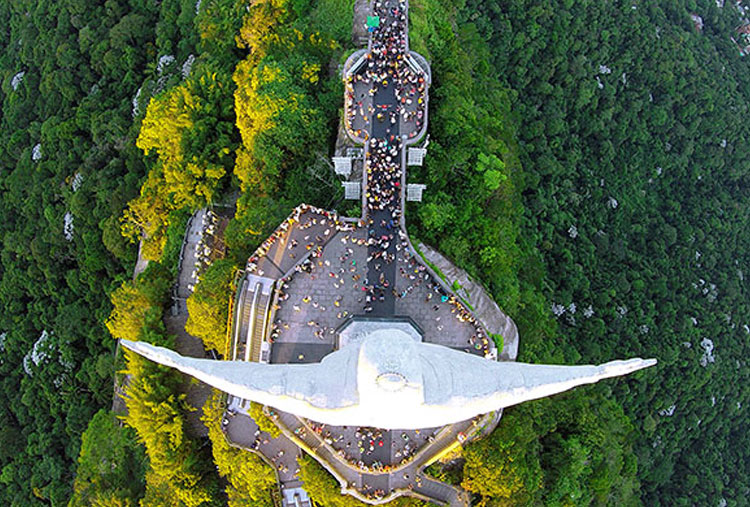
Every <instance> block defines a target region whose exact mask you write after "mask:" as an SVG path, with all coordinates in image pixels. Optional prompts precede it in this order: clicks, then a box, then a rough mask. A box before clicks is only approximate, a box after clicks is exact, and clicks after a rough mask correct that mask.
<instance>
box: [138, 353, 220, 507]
mask: <svg viewBox="0 0 750 507" xmlns="http://www.w3.org/2000/svg"><path fill="white" fill-rule="evenodd" d="M125 359H126V362H127V369H126V370H125V374H126V375H127V376H128V387H127V390H126V398H125V400H126V403H127V406H128V412H127V415H125V416H124V417H123V419H124V421H125V423H126V424H127V425H128V426H130V427H132V428H133V429H135V430H136V433H137V434H138V440H139V441H140V442H141V443H143V444H144V445H145V447H146V455H147V456H148V458H149V461H150V465H151V469H150V471H149V472H148V473H147V474H146V497H145V498H144V499H143V500H142V502H141V505H174V506H178V505H187V506H198V505H201V504H203V503H205V502H210V501H212V500H213V499H214V498H215V496H216V490H215V484H214V483H213V481H212V478H211V477H210V475H209V472H210V467H206V466H205V463H202V462H201V461H202V460H203V459H205V457H204V456H201V453H199V450H198V446H197V444H196V442H195V441H193V440H191V439H190V438H189V437H187V436H186V435H185V433H184V425H185V417H184V414H185V411H186V410H189V407H188V406H187V405H186V403H185V401H184V398H185V395H184V394H176V393H177V391H178V389H177V388H178V384H179V382H180V380H181V379H180V376H179V374H178V373H175V372H174V371H171V370H169V369H167V368H165V367H162V366H157V365H155V364H154V363H151V362H150V361H148V360H146V359H144V358H142V357H141V356H139V355H137V354H135V353H133V352H131V351H129V350H125Z"/></svg>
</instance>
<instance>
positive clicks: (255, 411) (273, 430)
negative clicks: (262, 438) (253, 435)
mask: <svg viewBox="0 0 750 507" xmlns="http://www.w3.org/2000/svg"><path fill="white" fill-rule="evenodd" d="M250 417H252V418H253V420H254V421H255V424H257V425H258V428H260V431H265V432H266V433H268V434H269V435H270V436H271V438H276V437H278V436H279V435H281V430H280V429H279V427H278V426H276V424H274V422H273V421H272V420H271V418H270V417H268V416H267V415H266V414H265V412H263V405H261V404H260V403H255V402H252V403H251V404H250Z"/></svg>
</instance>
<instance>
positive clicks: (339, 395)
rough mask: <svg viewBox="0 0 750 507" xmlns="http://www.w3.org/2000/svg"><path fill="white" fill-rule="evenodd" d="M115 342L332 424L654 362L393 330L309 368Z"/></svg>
mask: <svg viewBox="0 0 750 507" xmlns="http://www.w3.org/2000/svg"><path fill="white" fill-rule="evenodd" d="M122 344H123V345H124V346H125V347H127V348H129V349H131V350H133V351H134V352H137V353H138V354H140V355H142V356H144V357H146V358H148V359H151V360H152V361H155V362H157V363H160V364H163V365H166V366H171V367H173V368H177V369H178V370H180V371H182V372H184V373H187V374H188V375H191V376H193V377H195V378H197V379H198V380H201V381H203V382H205V383H206V384H209V385H211V386H213V387H215V388H217V389H220V390H222V391H224V392H226V393H229V394H231V395H233V396H236V397H238V398H243V399H246V400H252V401H255V402H258V403H262V404H264V405H269V406H271V407H275V408H277V409H278V410H282V411H285V412H290V413H292V414H295V415H297V416H301V417H306V418H308V419H312V420H314V421H317V422H320V423H325V424H330V425H334V426H372V427H377V428H383V429H418V428H432V427H436V426H443V425H446V424H452V423H456V422H459V421H464V420H467V419H471V418H472V417H474V416H476V415H479V414H485V413H487V412H492V411H494V410H498V409H500V408H505V407H509V406H511V405H517V404H518V403H522V402H524V401H528V400H534V399H537V398H543V397H545V396H550V395H553V394H556V393H560V392H563V391H567V390H569V389H572V388H573V387H576V386H580V385H583V384H593V383H594V382H598V381H599V380H601V379H605V378H609V377H617V376H620V375H626V374H628V373H631V372H634V371H636V370H640V369H642V368H647V367H649V366H652V365H654V364H656V360H655V359H646V360H644V359H630V360H627V361H612V362H609V363H605V364H602V365H598V366H589V365H587V366H556V365H541V364H525V363H515V362H497V361H491V360H487V359H484V358H481V357H479V356H474V355H471V354H467V353H465V352H460V351H456V350H452V349H449V348H447V347H443V346H441V345H433V344H428V343H420V342H415V341H414V340H413V338H411V337H410V336H409V335H407V334H406V333H404V332H402V331H399V330H397V329H388V330H379V331H375V332H373V333H371V334H369V335H368V336H366V337H365V338H363V339H362V340H361V341H359V342H358V343H352V344H350V345H347V346H345V347H343V348H342V349H340V350H337V351H335V352H333V353H331V354H329V355H328V356H326V357H324V358H323V360H322V361H321V362H319V363H312V364H261V363H251V362H245V361H215V360H210V359H196V358H192V357H184V356H181V355H179V354H177V353H176V352H174V351H171V350H168V349H165V348H162V347H155V346H153V345H149V344H148V343H144V342H131V341H128V340H122Z"/></svg>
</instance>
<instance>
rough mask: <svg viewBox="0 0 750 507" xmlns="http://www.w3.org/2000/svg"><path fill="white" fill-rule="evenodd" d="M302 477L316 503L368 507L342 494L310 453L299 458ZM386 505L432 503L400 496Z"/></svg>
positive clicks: (409, 506) (331, 506) (414, 506)
mask: <svg viewBox="0 0 750 507" xmlns="http://www.w3.org/2000/svg"><path fill="white" fill-rule="evenodd" d="M297 462H298V463H299V468H300V473H299V476H300V479H302V481H303V482H304V483H305V491H307V493H308V494H309V495H310V498H312V499H313V500H314V501H315V503H316V504H318V505H325V506H326V507H366V506H367V505H368V504H366V503H364V502H360V501H359V500H357V499H356V498H354V497H353V496H349V495H342V494H341V487H340V486H339V484H338V483H337V482H336V479H335V478H334V477H333V476H332V475H331V474H329V473H328V472H327V471H326V469H325V468H323V467H322V466H320V464H319V463H318V462H317V461H315V460H314V459H313V458H311V457H310V456H308V455H306V454H305V455H303V456H302V457H301V458H297ZM386 505H388V506H389V507H426V506H427V505H432V504H429V503H427V502H423V501H422V500H416V499H414V498H408V497H400V498H397V499H396V500H393V501H392V502H388V503H387V504H386Z"/></svg>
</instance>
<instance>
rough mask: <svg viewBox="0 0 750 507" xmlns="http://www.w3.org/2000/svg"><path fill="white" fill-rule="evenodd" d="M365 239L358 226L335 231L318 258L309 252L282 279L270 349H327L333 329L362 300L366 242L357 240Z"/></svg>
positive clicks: (358, 307) (358, 311) (361, 305)
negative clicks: (318, 346)
mask: <svg viewBox="0 0 750 507" xmlns="http://www.w3.org/2000/svg"><path fill="white" fill-rule="evenodd" d="M365 239H366V236H365V231H364V230H363V229H359V230H357V231H352V232H339V233H336V234H335V235H334V237H333V238H332V239H331V240H330V241H329V242H328V243H327V244H326V245H325V247H324V248H323V251H322V254H321V255H320V256H319V257H311V259H310V262H308V263H306V265H305V266H304V268H300V269H299V270H298V271H297V272H295V273H294V274H293V275H292V276H291V277H290V278H289V279H287V280H285V281H282V286H281V289H280V292H279V301H278V306H277V309H276V316H275V319H274V327H273V331H272V332H271V336H272V338H273V340H274V346H273V348H276V347H277V346H278V345H280V344H287V343H294V344H326V345H330V346H331V351H332V350H333V344H334V342H335V338H336V336H335V330H336V329H337V328H338V327H339V326H341V325H342V324H343V323H344V322H346V320H347V319H349V318H351V317H352V316H353V315H355V314H361V313H362V310H363V308H364V306H365V305H366V304H367V301H366V297H367V296H366V294H365V292H364V291H363V290H362V289H363V287H365V281H366V279H367V273H366V269H367V247H366V246H365V245H363V244H361V243H362V242H363V241H365ZM272 350H273V349H272ZM314 361H316V360H315V359H312V358H311V360H310V361H309V362H314ZM304 362H308V361H304Z"/></svg>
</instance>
